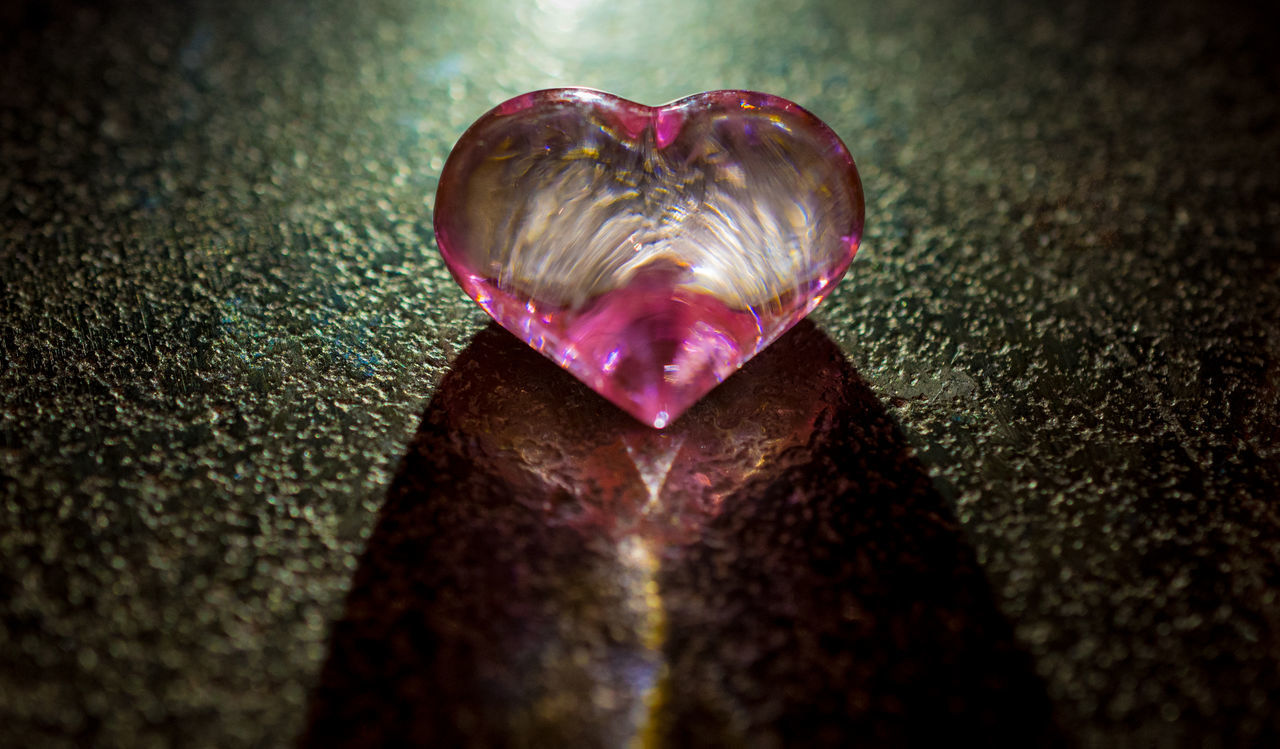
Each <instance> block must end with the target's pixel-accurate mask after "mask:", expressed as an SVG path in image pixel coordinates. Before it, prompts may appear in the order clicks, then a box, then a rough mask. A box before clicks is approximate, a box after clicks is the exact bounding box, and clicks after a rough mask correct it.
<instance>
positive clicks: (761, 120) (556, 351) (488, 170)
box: [435, 88, 863, 428]
mask: <svg viewBox="0 0 1280 749" xmlns="http://www.w3.org/2000/svg"><path fill="white" fill-rule="evenodd" d="M862 222H863V198H862V184H861V182H860V181H859V179H858V172H857V169H856V167H855V166H854V164H853V159H852V158H851V157H850V156H849V152H848V150H846V149H845V147H844V144H843V143H841V142H840V139H839V138H838V137H837V136H836V134H835V133H834V132H832V131H831V129H830V128H828V127H827V126H826V125H825V124H823V123H822V121H821V120H819V119H818V118H817V117H814V116H813V115H812V114H810V113H809V112H807V111H805V110H804V109H801V108H800V107H799V106H798V105H796V104H793V103H792V102H789V101H787V100H785V99H781V98H779V97H776V96H770V95H768V94H760V93H755V92H750V91H710V92H706V93H702V94H697V95H696V96H690V97H688V98H686V99H680V100H679V101H675V102H672V103H670V104H665V105H663V106H660V107H648V106H644V105H642V104H636V103H635V102H631V101H627V100H626V99H620V98H618V97H616V96H612V95H610V94H606V93H602V92H599V91H592V90H589V89H572V88H570V89H552V90H547V91H535V92H533V93H529V94H524V95H523V96H519V97H516V98H514V99H511V100H509V101H507V102H504V103H503V104H501V105H499V106H498V107H496V108H494V109H493V110H491V111H490V112H488V113H487V114H485V115H484V116H483V117H481V118H480V119H479V120H477V121H476V123H475V124H474V125H472V126H471V128H470V129H469V130H468V131H467V132H466V134H465V135H463V136H462V138H461V140H459V141H458V144H457V146H455V147H454V149H453V152H452V153H451V154H450V155H449V160H448V162H447V163H446V164H445V167H444V173H443V174H442V175H441V178H440V186H439V189H438V191H437V194H436V205H435V229H436V239H437V241H438V243H439V245H440V251H441V253H442V254H443V255H444V259H445V262H446V263H447V264H448V266H449V270H450V271H452V273H453V275H454V277H455V278H457V279H458V282H459V283H460V284H461V285H462V288H463V289H465V290H466V292H467V294H469V295H470V296H471V298H473V299H475V300H476V302H478V303H479V304H480V306H481V307H483V308H484V309H485V311H487V312H488V313H489V314H490V315H492V316H493V318H494V319H495V320H497V321H498V323H499V324H501V325H502V326H503V327H504V328H506V329H507V330H509V331H511V332H512V333H514V334H516V335H517V336H519V337H520V338H522V339H524V340H525V341H526V342H527V343H528V344H529V345H530V346H532V347H533V348H535V349H536V350H538V351H540V352H541V353H542V354H544V355H545V356H547V357H548V358H550V359H552V360H553V361H555V362H556V363H557V364H559V365H560V366H562V367H564V368H565V369H567V370H568V371H569V372H571V373H572V374H573V375H574V376H576V377H577V378H578V379H580V380H582V381H583V382H585V383H586V384H587V385H589V386H590V387H591V388H592V389H594V390H595V391H596V392H598V393H600V394H601V395H603V396H604V397H606V398H608V399H609V400H610V401H613V402H614V403H615V404H617V405H618V406H620V407H621V408H622V409H624V410H626V411H627V412H628V413H630V414H632V415H633V416H635V417H636V418H638V419H640V420H641V421H643V422H645V423H647V424H652V425H653V426H655V427H657V428H662V427H664V426H666V425H667V424H669V423H670V422H671V421H673V420H674V419H675V418H676V417H678V416H679V415H680V414H681V413H683V412H684V410H685V409H687V408H688V407H689V406H691V405H693V403H694V402H696V401H697V400H698V399H699V398H701V397H702V396H703V395H705V394H706V393H707V392H708V391H709V390H711V389H712V388H713V387H715V386H716V385H717V384H718V383H720V382H721V381H723V380H724V378H725V377H728V376H729V375H730V374H732V373H733V372H734V371H735V370H737V369H738V368H739V367H741V366H742V364H743V363H744V362H746V361H747V360H748V359H750V358H751V357H752V356H754V355H755V354H757V353H758V352H759V351H760V350H761V349H763V348H764V347H765V346H768V345H769V344H770V343H772V342H773V341H774V340H775V339H776V338H777V337H778V336H780V335H782V334H783V333H784V332H786V331H787V330H788V329H789V328H790V327H791V326H792V325H794V324H795V323H796V322H798V321H799V320H800V319H801V318H803V317H804V316H805V315H806V314H808V313H809V311H810V310H812V309H813V308H814V307H815V306H817V304H818V303H819V302H820V301H822V298H823V296H824V295H826V294H827V293H829V291H830V289H831V286H832V285H833V284H835V283H836V282H837V281H839V280H840V278H841V276H843V275H844V272H845V270H846V269H847V268H848V267H849V263H850V261H852V260H853V255H854V253H855V252H856V251H857V249H858V242H859V240H860V239H861V237H862Z"/></svg>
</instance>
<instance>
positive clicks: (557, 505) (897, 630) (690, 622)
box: [302, 321, 1052, 746]
mask: <svg viewBox="0 0 1280 749" xmlns="http://www.w3.org/2000/svg"><path fill="white" fill-rule="evenodd" d="M1051 734H1052V725H1051V719H1050V711H1049V707H1048V700H1047V698H1046V696H1045V693H1044V688H1043V686H1042V684H1041V683H1040V682H1039V680H1038V679H1037V678H1036V677H1035V675H1034V674H1033V672H1032V670H1031V663H1030V660H1029V658H1028V657H1027V656H1026V655H1025V654H1024V653H1022V652H1021V651H1020V650H1019V649H1018V648H1017V647H1016V646H1015V644H1014V642H1013V639H1012V635H1011V630H1010V627H1009V625H1008V623H1007V622H1006V621H1005V619H1004V618H1003V617H1002V616H1001V614H1000V613H999V611H998V610H997V609H996V606H995V604H994V602H993V601H992V596H991V592H990V590H989V587H988V585H987V582H986V580H985V578H984V577H983V574H982V572H981V570H980V568H979V567H978V565H977V562H976V559H975V556H974V554H973V551H972V550H971V549H970V548H969V547H968V546H967V545H966V544H965V542H964V540H963V537H962V534H961V532H960V529H959V528H958V526H957V525H956V523H955V522H954V521H953V520H952V518H951V515H950V513H949V511H948V510H947V508H946V506H945V504H944V502H943V500H942V499H941V497H940V496H938V494H937V493H936V492H935V490H934V489H933V486H932V483H931V482H930V479H929V477H928V475H927V474H926V472H925V470H924V468H923V466H922V465H921V464H920V463H919V461H918V460H916V458H915V457H914V456H913V453H912V451H911V450H910V448H909V446H908V445H907V443H906V441H905V439H904V438H903V437H902V435H901V433H900V432H899V431H898V429H897V428H896V426H895V425H894V423H893V422H892V420H891V419H890V418H889V417H888V416H887V414H886V413H885V412H884V410H883V409H882V408H881V407H880V405H879V403H878V401H877V400H876V398H875V397H874V395H873V394H872V393H871V391H870V390H869V389H868V388H867V386H866V385H865V383H863V382H862V381H861V379H860V378H859V377H858V376H857V374H856V372H854V370H853V369H852V367H850V366H849V364H848V363H847V361H846V359H845V358H844V356H843V355H842V354H841V352H840V351H839V350H838V349H837V348H836V347H835V346H834V345H833V344H832V343H831V341H830V340H829V339H827V338H826V337H825V336H824V335H823V334H822V333H821V332H820V331H819V330H818V329H817V328H816V327H814V326H813V325H812V324H811V323H809V322H807V321H806V322H803V323H801V324H800V325H798V326H797V327H796V328H795V329H794V330H792V331H791V332H790V333H788V334H787V335H786V336H784V337H783V338H781V339H779V340H778V342H777V343H776V344H775V345H774V346H772V347H770V348H769V349H768V350H766V351H765V352H763V353H762V354H760V355H759V356H758V357H756V358H755V359H754V360H753V361H752V362H750V363H749V364H748V365H747V366H746V367H744V368H743V370H742V371H741V372H740V373H738V374H736V375H735V376H733V377H731V378H729V379H728V380H726V382H725V383H724V384H723V385H721V386H720V387H719V388H717V389H716V390H715V391H713V392H712V393H711V394H710V395H709V396H708V397H707V398H705V399H704V400H703V401H702V402H700V403H699V404H697V405H696V406H695V407H694V408H693V409H691V410H690V411H689V412H688V413H686V414H685V416H684V417H683V418H682V419H680V420H679V421H677V422H676V423H675V424H674V425H672V426H671V427H669V428H668V429H667V430H665V431H662V432H658V431H654V430H652V429H649V428H648V427H646V426H643V425H641V424H639V423H638V422H636V421H635V420H633V419H631V418H630V417H629V416H627V415H625V414H624V413H622V412H621V411H619V410H617V409H616V408H614V407H612V406H610V405H609V404H607V403H606V402H605V401H603V400H602V399H600V398H598V397H596V396H595V395H594V394H592V393H591V392H590V391H589V390H587V389H586V387H585V386H583V385H581V384H580V383H578V382H577V381H576V380H574V379H573V378H572V377H570V376H569V375H567V374H566V373H564V372H562V371H561V370H559V369H558V368H556V367H555V366H554V365H553V364H551V363H550V362H548V361H546V360H545V359H543V358H542V357H540V356H538V355H537V354H536V353H534V352H533V351H531V350H530V349H529V348H528V347H526V346H525V345H524V344H523V343H521V342H520V341H518V340H517V339H515V338H514V337H512V336H511V335H509V334H507V333H506V332H504V331H502V330H501V329H500V328H498V327H497V326H496V325H491V326H490V327H489V328H487V329H485V330H484V331H482V332H480V333H479V334H477V336H476V337H475V339H474V340H473V341H472V343H471V345H470V346H469V347H468V348H467V349H466V350H465V351H464V352H463V353H462V354H461V355H460V356H459V357H458V359H457V361H456V362H455V365H454V367H453V368H452V370H451V371H450V372H449V373H448V375H446V377H445V378H444V380H443V382H442V383H441V385H440V387H439V389H438V391H437V394H436V396H435V397H434V398H433V399H432V401H431V403H430V405H429V406H428V408H427V412H426V414H425V416H424V418H423V420H422V425H421V427H420V429H419V431H418V434H417V436H416V437H415V439H414V440H413V443H412V444H411V446H410V448H409V450H408V453H407V455H406V456H405V458H404V461H403V462H402V464H401V467H400V470H399V473H398V475H397V476H396V478H395V480H394V482H393V484H392V488H391V490H390V493H389V496H388V500H387V503H386V505H385V507H384V508H383V510H382V514H381V517H380V519H379V522H378V525H377V527H376V529H375V530H374V533H373V536H372V538H371V539H370V542H369V546H368V549H367V551H366V552H365V554H364V555H363V557H362V559H361V562H360V566H359V569H358V570H357V572H356V575H355V579H354V581H353V584H352V589H351V593H350V595H349V598H348V601H347V604H346V611H345V614H344V616H343V618H342V620H341V621H339V622H338V623H337V624H336V625H335V627H334V631H333V637H332V645H331V652H330V655H329V659H328V661H327V663H326V665H325V667H324V670H323V673H322V675H321V679H320V684H319V686H318V687H317V689H316V691H315V693H314V695H313V700H312V709H311V715H310V725H309V727H308V730H307V732H306V734H305V735H304V737H303V740H302V743H303V745H305V746H357V745H358V746H386V745H392V744H397V745H398V744H402V743H413V744H432V745H449V746H452V745H458V746H509V745H510V746H623V745H629V744H633V743H634V742H636V741H637V740H639V741H642V742H644V743H645V744H646V745H655V744H656V745H674V746H710V745H717V746H719V745H752V746H777V745H783V744H785V745H790V744H796V745H804V746H810V745H844V744H847V743H848V742H850V741H856V742H857V743H859V744H864V745H865V744H871V745H880V744H883V745H897V744H902V743H915V742H919V741H930V740H934V739H937V740H942V739H949V740H954V739H955V738H957V737H960V738H965V737H968V738H973V739H978V740H982V741H984V742H986V743H993V742H995V743H999V744H1005V743H1014V744H1017V745H1036V744H1044V743H1051Z"/></svg>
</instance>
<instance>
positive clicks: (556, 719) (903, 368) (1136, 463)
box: [0, 0, 1280, 747]
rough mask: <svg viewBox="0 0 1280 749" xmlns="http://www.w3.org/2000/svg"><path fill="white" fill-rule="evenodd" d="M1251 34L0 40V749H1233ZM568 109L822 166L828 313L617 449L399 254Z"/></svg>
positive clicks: (1006, 17)
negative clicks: (747, 95) (709, 99)
mask: <svg viewBox="0 0 1280 749" xmlns="http://www.w3.org/2000/svg"><path fill="white" fill-rule="evenodd" d="M1278 21H1280V19H1278V18H1277V12H1276V9H1275V7H1273V6H1269V5H1266V4H1250V3H1244V2H1239V3H1237V2H1227V3H1225V4H1224V3H1202V4H1197V3H1194V2H1182V1H1179V2H1174V3H1171V4H1160V5H1152V4H1149V3H1138V2H1132V3H1131V2H1119V3H1116V2H1106V3H1103V2H1091V1H1089V0H1080V1H1072V2H1064V3H1022V2H996V1H991V2H976V3H975V2H953V1H952V0H939V1H938V2H930V3H924V2H893V1H890V2H861V1H859V0H852V1H851V2H835V1H825V0H790V1H787V2H763V1H761V2H748V1H746V0H743V1H740V2H709V1H700V0H681V1H678V2H677V1H668V0H653V1H652V2H603V1H597V0H541V1H540V2H527V3H514V2H513V3H499V2H489V1H487V0H486V1H483V2H480V1H476V2H431V1H430V0H418V1H410V0H404V1H387V2H367V3H358V4H354V3H339V2H291V1H288V0H285V1H282V2H275V3H260V2H259V3H252V2H238V1H233V2H217V3H215V2H174V3H160V2H150V1H143V2H129V3H124V2H73V1H70V0H54V1H53V2H16V3H9V4H7V5H6V6H5V8H4V9H3V10H0V363H2V364H3V366H2V367H0V404H2V408H0V744H3V745H5V746H80V745H84V746H138V747H143V746H174V745H180V746H189V747H197V746H217V747H236V746H279V745H291V744H294V743H297V742H298V741H303V742H305V743H307V744H309V745H327V744H346V745H375V744H388V743H397V742H399V743H436V744H439V745H453V744H457V745H476V746H500V745H516V746H542V745H546V746H623V745H644V746H662V745H675V746H682V745H699V746H701V745H753V746H786V745H806V746H807V745H846V744H850V743H861V744H871V745H875V744H885V745H898V744H903V743H913V742H914V743H925V742H931V741H934V740H937V739H939V738H940V737H964V736H968V737H973V738H976V739H978V740H982V741H985V742H987V743H1010V744H1017V745H1039V744H1048V745H1076V744H1080V745H1089V746H1095V745H1096V746H1134V745H1141V746H1149V745H1158V746H1265V745H1274V744H1275V743H1276V742H1277V741H1280V710H1277V709H1276V707H1275V706H1276V700H1277V695H1280V600H1278V599H1277V593H1278V591H1280V506H1278V505H1277V498H1276V494H1277V486H1278V485H1280V463H1278V462H1277V458H1278V457H1280V420H1278V418H1277V417H1278V416H1280V283H1277V281H1278V280H1280V246H1278V245H1280V170H1277V169H1276V158H1277V156H1278V155H1280V64H1278V62H1277V57H1276V55H1275V52H1274V50H1275V49H1277V44H1278V43H1280V38H1278V37H1280V31H1277V30H1278V29H1280V22H1278ZM562 85H584V86H592V87H597V88H602V89H605V90H608V91H611V92H613V93H616V94H619V95H621V96H625V97H627V98H630V99H634V100H637V101H641V102H646V103H651V104H656V103H660V102H663V101H666V100H670V99H674V98H677V97H680V96H684V95H687V94H690V93H694V92H697V91H702V90H708V89H718V88H749V89H757V90H762V91H767V92H770V93H774V94H778V95H781V96H783V97H786V98H789V99H791V100H793V101H796V102H798V103H800V104H801V105H803V106H805V107H806V108H808V109H810V110H811V111H813V112H814V113H815V114H817V115H818V116H819V117H821V118H823V119H824V120H825V121H826V122H828V123H829V124H830V125H831V126H832V128H833V129H834V130H835V131H836V132H837V133H838V134H839V135H840V136H841V137H842V138H843V139H844V141H845V143H846V144H847V145H848V147H849V150H850V151H851V152H852V154H853V156H854V158H855V160H856V161H857V163H858V166H859V169H860V171H861V174H862V179H863V184H864V187H865V190H866V196H867V229H866V234H865V237H864V241H863V246H862V249H861V250H860V252H859V255H858V257H857V259H856V260H855V261H854V264H853V266H852V268H851V270H850V273H849V275H848V277H846V279H845V281H844V282H843V283H842V284H841V285H840V286H839V287H838V288H837V290H836V291H835V292H834V293H833V294H832V295H831V296H830V298H829V299H828V300H827V302H826V303H825V304H824V305H823V306H822V307H821V308H820V309H819V310H818V311H817V312H815V314H814V315H813V316H812V318H811V319H812V324H805V325H802V326H801V327H799V328H797V330H796V331H795V332H794V333H793V334H792V335H790V336H789V337H787V338H784V339H783V340H781V341H779V343H778V347H781V348H780V351H782V353H780V354H773V355H772V356H771V357H768V358H766V357H765V356H762V357H761V358H760V361H758V362H756V363H754V364H753V365H752V366H750V367H748V368H747V369H744V371H743V372H742V373H741V374H739V375H736V376H735V377H734V378H732V379H731V380H730V381H728V382H727V383H726V385H725V386H724V388H722V389H721V390H718V391H716V394H713V396H712V397H711V398H709V399H708V400H707V401H706V402H705V403H704V404H703V405H701V406H699V407H698V408H697V409H695V410H694V411H691V412H690V414H689V415H688V416H687V417H686V418H685V419H683V420H681V422H679V423H678V424H677V428H673V430H669V431H668V432H664V433H663V435H664V436H654V435H653V434H651V433H649V432H647V431H646V430H643V429H641V430H638V431H637V428H636V427H635V426H634V425H633V424H631V423H630V422H628V421H626V419H625V417H619V416H618V415H617V413H616V412H615V411H613V410H611V407H609V406H608V405H607V404H604V403H603V401H600V400H599V399H598V398H597V397H596V396H595V395H594V394H592V393H591V392H590V391H588V390H586V389H585V388H583V387H581V386H579V385H577V384H576V383H575V382H574V381H573V380H571V379H569V378H568V376H567V375H564V374H563V373H561V372H559V370H557V369H555V367H554V366H553V365H550V364H549V363H547V362H545V361H543V360H542V359H540V358H538V357H537V356H535V355H532V354H529V353H527V352H526V351H525V350H524V349H523V347H522V346H520V345H513V344H512V341H513V340H514V339H512V338H511V337H510V336H507V335H506V334H505V333H501V332H500V331H496V330H494V329H492V328H487V327H486V323H487V318H486V317H485V316H484V314H483V313H482V312H481V311H480V310H479V309H478V308H477V307H476V305H475V304H474V303H472V302H471V301H470V300H469V299H467V298H466V296H465V295H464V294H463V293H462V291H461V290H460V289H459V288H458V287H457V286H456V285H455V284H454V283H453V281H452V280H451V279H450V277H449V275H448V273H447V271H446V269H445V268H444V265H443V263H442V261H441V260H440V258H439V256H438V253H437V251H436V248H435V245H434V238H433V235H432V229H431V206H432V202H433V199H434V189H435V186H436V180H437V177H438V175H439V172H440V169H441V167H442V165H443V163H444V159H445V157H446V156H447V154H448V152H449V148H450V147H451V146H452V144H453V143H454V142H455V140H456V139H457V138H458V137H459V136H460V135H461V133H462V131H463V130H464V129H465V127H466V126H467V125H468V124H469V123H470V122H472V121H473V120H474V119H475V118H477V117H478V116H479V115H480V114H482V113H483V112H484V111H485V110H487V109H488V108H489V107H491V106H493V105H495V104H497V103H499V102H500V101H502V100H504V99H506V98H508V97H510V96H513V95H515V94H518V93H521V92H524V91H527V90H531V89H537V88H545V87H550V86H562ZM801 365H803V366H801ZM788 367H790V369H789V368H788ZM797 367H799V369H797ZM797 383H802V385H797ZM803 383H808V384H803ZM655 477H657V478H655Z"/></svg>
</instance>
